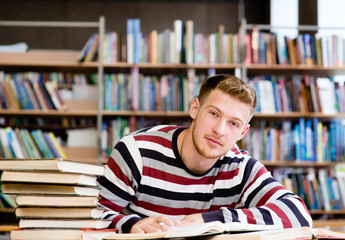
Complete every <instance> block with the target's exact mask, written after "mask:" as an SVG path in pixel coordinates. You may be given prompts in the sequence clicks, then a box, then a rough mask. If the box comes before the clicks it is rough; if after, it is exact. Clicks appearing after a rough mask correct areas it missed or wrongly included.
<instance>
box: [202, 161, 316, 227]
mask: <svg viewBox="0 0 345 240" xmlns="http://www.w3.org/2000/svg"><path fill="white" fill-rule="evenodd" d="M242 164H243V165H245V166H243V165H242ZM242 164H240V165H239V168H238V169H239V172H240V173H239V176H241V178H240V180H238V183H237V184H238V187H239V188H240V189H242V191H241V194H240V197H239V201H238V202H237V203H236V206H233V207H222V208H221V209H220V210H217V211H211V212H205V213H203V214H202V215H203V218H204V220H205V222H210V221H215V220H220V221H222V222H243V223H252V224H264V225H272V224H274V225H276V226H279V227H281V228H292V227H301V226H310V227H311V226H312V218H311V216H310V214H309V212H308V210H307V208H306V205H305V204H304V202H303V200H302V199H301V198H300V197H299V196H297V195H296V194H294V193H292V192H291V191H289V190H287V189H286V188H285V187H284V186H282V185H281V184H280V183H279V182H278V181H276V180H275V179H274V178H273V177H272V175H271V173H270V172H269V171H268V170H267V169H266V168H265V167H264V166H263V165H262V164H261V163H260V162H258V161H256V160H255V159H252V158H251V159H249V161H247V162H246V164H245V163H242Z"/></svg>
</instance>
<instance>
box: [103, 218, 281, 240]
mask: <svg viewBox="0 0 345 240" xmlns="http://www.w3.org/2000/svg"><path fill="white" fill-rule="evenodd" d="M272 229H278V227H277V226H274V225H257V224H243V223H238V222H231V223H222V222H220V221H214V222H208V223H203V224H197V225H191V226H187V227H172V228H171V229H170V230H169V231H166V232H158V233H143V234H128V233H127V234H126V233H125V234H113V235H110V236H108V237H107V238H105V239H109V240H110V239H157V238H179V237H194V236H203V235H212V234H221V233H226V232H243V231H244V232H248V231H262V230H272Z"/></svg>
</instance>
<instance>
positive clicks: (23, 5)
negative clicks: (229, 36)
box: [0, 0, 269, 50]
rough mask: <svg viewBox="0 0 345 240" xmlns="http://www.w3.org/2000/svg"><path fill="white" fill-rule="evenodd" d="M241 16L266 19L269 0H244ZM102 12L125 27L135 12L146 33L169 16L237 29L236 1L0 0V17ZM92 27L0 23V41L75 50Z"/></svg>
mask: <svg viewBox="0 0 345 240" xmlns="http://www.w3.org/2000/svg"><path fill="white" fill-rule="evenodd" d="M244 2H245V17H246V18H247V20H248V22H249V23H251V22H252V23H259V24H265V23H269V0H265V1H260V2H259V3H258V2H257V1H252V0H247V1H244ZM100 15H103V16H105V18H106V26H107V30H108V31H120V32H125V30H126V29H125V28H126V20H127V19H128V18H140V19H141V30H142V32H143V34H147V33H149V32H150V31H152V30H153V29H155V30H157V31H158V32H161V31H163V30H164V29H165V28H172V26H173V21H174V20H175V19H181V20H183V21H186V20H188V19H191V20H193V21H194V23H195V26H194V27H195V31H196V32H202V33H205V34H210V33H212V32H215V31H217V27H218V25H219V24H224V25H225V31H226V32H236V31H237V29H238V22H239V21H238V19H239V16H238V1H237V0H229V1H224V0H215V1H209V0H205V1H194V0H188V1H181V0H172V1H171V0H170V1H168V0H162V1H138V0H137V1H106V0H102V1H79V0H72V1H66V0H57V1H38V0H30V1H22V0H14V1H9V0H4V1H0V16H1V17H0V20H25V21H30V20H32V21H45V20H46V21H97V20H98V17H99V16H100ZM93 31H94V29H89V30H85V29H76V28H20V27H15V28H13V27H12V28H10V27H0V33H1V34H0V44H11V43H15V42H22V41H25V42H27V43H28V44H29V47H31V48H34V49H37V48H39V49H75V50H80V49H81V48H82V47H83V45H84V44H85V42H86V40H87V39H88V37H89V36H90V35H91V34H92V32H93Z"/></svg>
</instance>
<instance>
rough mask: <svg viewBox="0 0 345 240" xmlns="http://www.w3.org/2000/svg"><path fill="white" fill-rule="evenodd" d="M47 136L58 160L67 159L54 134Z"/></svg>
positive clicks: (50, 133)
mask: <svg viewBox="0 0 345 240" xmlns="http://www.w3.org/2000/svg"><path fill="white" fill-rule="evenodd" d="M48 136H49V139H50V141H51V142H52V144H53V146H54V148H55V149H56V150H57V152H58V156H59V157H60V158H63V159H67V155H66V153H65V152H64V150H63V149H62V147H61V144H60V143H59V142H58V140H57V139H56V137H55V134H54V133H53V132H49V133H48Z"/></svg>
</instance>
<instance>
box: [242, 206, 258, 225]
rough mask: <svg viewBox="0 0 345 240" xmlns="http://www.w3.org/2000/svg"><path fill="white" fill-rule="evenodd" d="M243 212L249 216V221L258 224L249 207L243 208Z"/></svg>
mask: <svg viewBox="0 0 345 240" xmlns="http://www.w3.org/2000/svg"><path fill="white" fill-rule="evenodd" d="M242 212H243V213H244V214H245V215H246V216H247V221H248V223H251V224H256V219H255V217H254V215H253V212H252V211H250V210H249V209H243V210H242Z"/></svg>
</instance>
